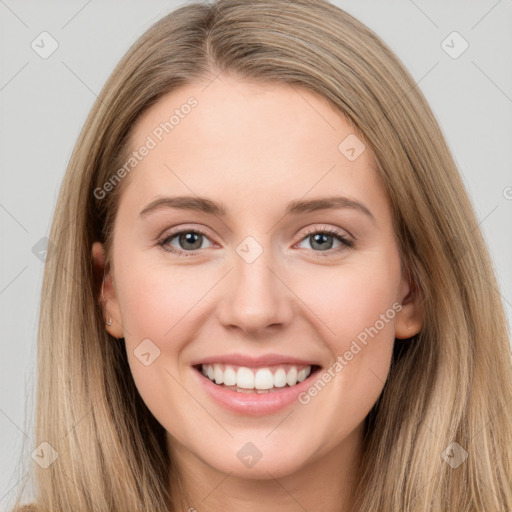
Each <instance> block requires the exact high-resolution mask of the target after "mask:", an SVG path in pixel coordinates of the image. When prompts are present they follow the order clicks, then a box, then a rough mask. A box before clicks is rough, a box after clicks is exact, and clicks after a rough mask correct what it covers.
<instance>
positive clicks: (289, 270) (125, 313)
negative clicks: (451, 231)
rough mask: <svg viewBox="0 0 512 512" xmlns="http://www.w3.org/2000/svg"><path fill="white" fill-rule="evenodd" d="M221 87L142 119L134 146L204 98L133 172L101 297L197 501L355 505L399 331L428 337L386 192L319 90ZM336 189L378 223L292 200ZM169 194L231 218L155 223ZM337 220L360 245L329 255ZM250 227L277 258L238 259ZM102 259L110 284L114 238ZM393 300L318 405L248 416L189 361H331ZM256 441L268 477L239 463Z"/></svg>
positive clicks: (243, 506) (216, 507)
mask: <svg viewBox="0 0 512 512" xmlns="http://www.w3.org/2000/svg"><path fill="white" fill-rule="evenodd" d="M222 76H224V75H222ZM205 85H206V83H195V84H191V85H187V86H184V87H182V88H181V89H178V90H176V91H173V92H172V93H170V94H168V95H166V96H164V97H163V98H161V99H160V100H159V102H158V103H156V104H155V105H154V106H152V107H151V109H149V110H148V111H146V112H145V113H144V115H143V116H142V117H141V118H140V119H139V120H138V122H137V124H136V127H135V131H134V133H133V137H132V147H133V149H136V148H139V147H140V146H141V145H143V144H144V142H145V141H146V138H147V136H148V135H149V134H151V132H152V130H154V128H155V126H157V125H158V124H159V123H160V122H162V121H163V120H166V119H168V117H169V113H170V112H172V111H173V110H174V109H175V108H179V107H180V106H181V105H183V104H184V103H185V102H186V100H187V98H189V97H190V96H194V97H195V98H196V99H197V100H198V106H197V107H196V108H195V109H193V110H192V111H191V113H190V114H189V115H188V116H186V117H185V118H184V119H182V120H180V124H179V125H178V126H176V127H175V128H174V130H173V131H172V132H171V133H169V134H168V135H166V136H165V137H164V138H163V140H162V141H161V142H160V143H159V144H158V145H157V147H156V148H154V149H152V150H151V151H150V152H149V154H148V155H147V156H146V157H145V158H144V159H143V160H142V161H141V162H140V163H139V164H138V165H137V167H136V169H134V170H133V171H131V174H130V175H129V176H128V177H127V178H125V179H126V180H128V181H127V182H126V183H124V185H125V189H124V190H123V193H122V196H121V200H120V204H119V209H118V212H117V217H116V220H115V230H114V241H113V249H112V250H113V253H112V266H111V268H109V269H106V270H107V275H106V278H105V281H104V287H103V293H104V298H105V303H104V309H105V318H106V319H108V318H109V317H111V318H112V320H113V322H112V325H111V326H109V327H107V329H108V331H109V332H110V334H112V335H113V336H114V337H116V338H121V337H124V338H125V342H126V348H127V353H128V358H129V362H130V368H131V372H132V376H133V378H134V380H135V383H136V386H137V388H138V390H139V392H140V394H141V396H142V398H143V399H144V401H145V403H146V404H147V406H148V407H149V409H150V410H151V412H152V413H153V414H154V416H155V417H156V418H157V420H158V421H159V422H160V423H161V424H162V425H163V426H164V428H165V429H166V431H167V432H168V444H169V450H170V454H171V456H172V457H174V458H175V460H176V461H177V464H178V467H179V468H180V470H181V472H182V474H183V478H184V482H185V486H186V488H187V490H188V492H189V493H190V496H191V503H190V507H195V508H196V509H197V510H198V511H203V510H213V511H235V510H237V511H240V510H243V511H248V512H250V511H253V510H254V511H256V510H257V511H260V510H279V511H283V512H284V511H286V512H288V511H298V510H304V509H306V510H308V511H310V512H313V511H320V510H322V511H325V510H341V511H348V510H350V508H349V498H350V485H351V484H352V483H353V481H352V475H353V473H354V468H355V464H356V462H357V459H358V456H359V455H358V453H359V449H360V447H361V434H362V428H363V421H364V419H365V417H366V416H367V414H368V412H369V411H370V409H371V408H372V406H373V405H374V404H375V402H376V400H377V398H378V397H379V395H380V393H381V391H382V388H383V386H384V382H385V380H386V376H387V374H388V372H389V367H390V361H391V355H392V348H393V343H394V339H395V337H396V338H409V337H411V336H413V335H414V334H416V333H417V332H418V331H419V330H420V328H421V324H422V320H423V310H422V307H421V303H420V300H419V298H418V297H417V294H415V293H414V288H413V286H412V285H411V284H410V283H408V282H407V279H406V278H405V276H404V275H403V274H402V272H401V267H400V257H399V253H398V249H397V244H396V241H395V236H394V232H393V228H392V217H391V208H390V204H389V200H388V197H387V194H386V191H385V189H384V185H383V183H382V182H381V179H380V178H379V176H378V175H377V172H376V170H375V169H376V163H375V160H374V157H373V155H372V153H371V151H370V149H369V148H368V146H367V147H366V150H365V151H363V153H362V154H361V155H360V156H359V157H358V158H357V159H356V160H354V161H350V160H349V159H347V158H346V157H345V156H344V155H343V154H342V153H341V152H340V151H339V150H338V145H339V144H340V142H341V141H343V140H344V139H345V137H346V136H347V135H349V134H351V133H354V129H353V128H352V127H351V125H350V124H349V123H348V121H347V120H346V119H345V118H344V117H343V116H342V115H341V114H340V113H339V112H338V111H336V110H335V109H334V108H333V107H332V106H330V105H329V104H328V103H327V101H326V100H324V99H323V98H321V97H320V96H318V95H316V94H314V93H313V92H310V91H308V90H306V89H303V88H300V87H295V86H294V87H291V86H289V85H262V84H257V83H249V82H247V81H241V80H239V79H236V78H234V77H227V76H224V78H222V77H218V78H217V79H216V80H214V81H213V82H212V83H210V84H209V85H208V87H206V88H205ZM334 194H336V195H343V196H346V197H349V198H351V199H355V200H357V201H359V202H361V203H363V204H364V205H365V206H366V207H367V208H368V209H369V210H370V211H371V213H372V214H373V216H374V218H375V221H373V220H372V219H370V218H369V217H368V216H366V215H364V214H363V213H361V212H359V211H357V210H355V209H350V208H345V209H338V210H334V209H331V210H323V211H318V212H314V213H308V214H302V215H294V216H289V217H283V213H284V208H285V205H286V204H287V203H288V202H289V201H292V200H297V199H312V198H321V197H326V196H331V195H334ZM171 195H197V196H201V197H207V198H209V199H212V200H214V201H219V202H222V203H223V204H225V205H226V206H227V207H228V208H229V210H230V214H229V215H228V216H227V217H226V218H225V219H221V218H219V217H217V216H215V215H209V214H207V213H202V212H189V211H185V210H178V209H170V208H167V209H165V208H164V209H161V210H159V211H158V212H154V213H152V214H150V215H147V216H143V217H141V216H140V215H139V213H140V212H141V211H142V210H143V209H144V208H145V206H146V205H148V204H149V203H150V202H151V201H153V200H155V199H157V198H159V197H163V196H171ZM170 228H173V230H174V233H177V232H178V231H179V230H180V229H183V230H187V229H189V230H190V229H194V228H195V229H202V230H204V231H205V232H206V233H207V236H206V237H202V238H201V240H202V241H203V242H202V245H200V247H201V248H200V249H194V246H193V245H192V246H191V245H190V244H191V243H193V242H189V244H188V245H187V242H186V241H184V240H183V239H181V244H180V237H178V236H175V237H174V238H173V239H172V242H168V245H171V246H173V247H174V248H175V249H177V250H179V249H181V250H182V251H183V252H185V251H189V252H194V253H196V254H195V255H192V256H188V257H179V256H178V255H177V254H175V253H172V252H166V251H165V250H164V249H163V248H162V247H160V246H159V245H158V238H159V236H160V235H164V234H166V233H169V234H170V232H171V229H170ZM325 228H328V229H334V230H336V231H338V232H339V233H340V234H341V235H344V236H346V237H347V238H349V239H350V240H352V241H354V246H353V247H352V248H349V247H346V246H343V244H342V243H341V242H339V241H338V240H337V239H336V238H335V237H332V238H331V237H329V235H327V236H328V238H327V239H326V241H325V242H324V245H323V246H321V247H326V249H327V250H322V248H321V247H320V248H319V245H316V244H315V240H314V239H313V236H311V234H308V233H307V232H306V230H307V229H314V231H313V233H316V232H320V233H321V232H322V229H325ZM249 235H250V236H252V237H254V238H255V239H256V240H257V242H258V243H259V244H260V246H261V247H262V249H263V252H262V254H261V255H260V256H259V257H258V258H257V259H256V260H255V261H254V262H252V263H250V264H249V263H247V262H246V261H245V260H244V259H243V258H242V257H240V256H239V254H238V253H237V252H236V248H237V247H238V245H239V244H240V243H241V242H242V241H243V240H244V239H245V237H247V236H249ZM199 243H201V242H199ZM198 246H199V245H198ZM339 247H341V248H342V249H341V250H337V248H339ZM325 254H328V255H327V256H325ZM92 256H93V259H94V263H95V268H96V270H97V271H98V272H101V275H103V270H104V262H105V254H104V250H103V246H102V245H101V244H100V243H99V242H96V243H95V244H94V245H93V248H92ZM109 270H110V273H108V271H109ZM228 271H229V272H228ZM395 303H397V304H400V305H402V309H401V311H400V312H399V313H397V314H396V315H395V316H394V318H393V319H391V320H389V321H388V322H387V323H385V326H384V328H382V329H381V330H379V332H378V334H377V335H375V336H374V337H373V338H369V342H368V343H367V345H366V346H364V348H362V350H361V351H360V352H358V353H357V355H355V356H354V358H353V359H352V360H351V361H350V362H348V364H347V365H346V366H345V367H344V368H343V370H342V371H341V372H339V373H338V374H337V375H336V377H335V378H334V379H333V380H331V382H330V383H329V384H328V385H327V386H325V388H324V389H323V390H322V391H321V392H320V393H318V395H317V396H316V397H314V399H312V400H311V401H310V403H309V404H307V405H301V404H300V403H297V402H294V403H293V404H292V405H291V406H288V407H286V408H285V409H283V410H281V411H279V412H278V413H274V414H270V415H261V416H248V415H245V416H244V415H240V414H237V413H234V412H231V411H228V410H226V409H224V408H222V407H221V406H220V405H217V404H216V403H215V402H213V401H212V400H211V399H210V398H209V397H208V396H207V395H206V393H205V392H204V390H203V389H202V387H201V386H199V385H198V383H197V379H196V378H195V375H194V374H193V372H195V370H194V369H192V368H191V366H190V365H191V362H192V361H195V360H198V359H200V358H203V357H206V356H211V355H217V354H225V353H234V352H237V353H243V354H251V355H261V354H266V353H269V352H273V353H279V354H285V355H290V356H296V357H300V358H304V359H306V360H311V361H315V362H317V363H318V364H320V365H321V366H322V367H323V368H324V369H327V368H329V367H330V366H331V365H332V364H333V362H334V361H335V360H336V359H337V357H338V356H339V355H343V354H344V353H345V352H346V351H347V350H349V348H350V346H351V343H352V341H353V340H354V339H356V338H357V336H358V334H360V333H361V332H362V331H364V329H365V328H369V327H370V326H374V325H375V323H376V321H377V320H378V319H379V316H380V315H381V314H383V313H386V311H388V310H389V309H390V308H392V305H393V304H395ZM147 338H149V339H150V340H152V342H153V343H154V344H155V345H156V346H157V347H158V348H159V350H160V356H159V357H158V358H157V359H155V360H154V362H153V363H152V364H150V365H149V366H145V365H144V364H142V363H141V362H140V361H139V359H138V358H137V357H135V355H134V353H133V351H134V350H135V349H136V348H137V346H138V345H139V344H140V343H141V341H142V340H145V339H147ZM249 441H250V442H251V443H253V444H254V445H256V446H257V447H258V449H259V450H260V451H261V453H262V458H261V459H260V460H259V461H258V462H257V463H256V464H255V465H254V466H252V467H246V466H245V465H244V464H242V463H241V461H240V460H239V459H238V457H237V452H238V451H239V450H240V448H241V447H242V446H244V445H245V443H247V442H249Z"/></svg>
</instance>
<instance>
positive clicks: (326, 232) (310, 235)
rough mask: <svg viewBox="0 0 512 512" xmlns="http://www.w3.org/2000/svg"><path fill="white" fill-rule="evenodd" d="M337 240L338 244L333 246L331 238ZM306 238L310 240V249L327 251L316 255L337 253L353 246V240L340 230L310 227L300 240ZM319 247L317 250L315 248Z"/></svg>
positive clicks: (320, 251) (321, 251)
mask: <svg viewBox="0 0 512 512" xmlns="http://www.w3.org/2000/svg"><path fill="white" fill-rule="evenodd" d="M333 238H334V239H335V240H337V241H338V242H339V243H340V245H339V246H338V247H336V248H334V249H333V248H332V247H333V243H334V242H333V240H332V239H333ZM306 240H310V241H311V247H312V250H314V252H316V253H327V254H316V256H321V257H323V256H329V255H332V253H338V252H340V251H343V250H345V249H348V248H352V247H353V246H354V242H353V241H352V240H350V239H349V238H348V237H347V236H346V235H344V234H343V233H341V232H340V231H336V230H334V229H329V228H327V229H318V228H317V229H310V230H308V231H306V236H305V237H303V238H302V240H301V242H304V241H306ZM315 249H319V250H315Z"/></svg>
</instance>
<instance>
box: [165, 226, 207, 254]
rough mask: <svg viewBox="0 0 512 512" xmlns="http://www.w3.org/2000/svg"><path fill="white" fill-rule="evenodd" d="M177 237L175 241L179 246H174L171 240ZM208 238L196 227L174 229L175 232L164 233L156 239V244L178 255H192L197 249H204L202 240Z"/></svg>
mask: <svg viewBox="0 0 512 512" xmlns="http://www.w3.org/2000/svg"><path fill="white" fill-rule="evenodd" d="M175 238H176V239H177V243H178V244H179V246H181V248H180V247H178V248H176V246H175V245H173V244H172V243H171V242H172V240H174V239H175ZM205 239H207V240H209V239H208V237H207V235H206V233H203V232H202V231H201V230H198V229H186V230H182V231H176V232H175V233H170V234H169V233H166V234H165V235H164V237H163V238H162V239H160V240H159V241H158V245H159V246H160V247H162V249H163V250H164V251H167V252H174V253H176V254H178V256H194V255H196V254H197V252H196V251H197V250H199V249H204V247H203V242H204V240H205Z"/></svg>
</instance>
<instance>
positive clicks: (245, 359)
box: [192, 354, 317, 368]
mask: <svg viewBox="0 0 512 512" xmlns="http://www.w3.org/2000/svg"><path fill="white" fill-rule="evenodd" d="M214 363H226V364H232V365H235V366H246V367H249V368H251V367H252V368H257V367H262V366H263V367H264V366H274V365H278V364H295V365H298V366H299V365H300V366H317V364H316V363H314V362H312V361H308V360H306V359H300V358H297V357H292V356H285V355H281V354H265V355H262V356H249V355H247V354H223V355H217V356H210V357H205V358H203V359H201V360H198V361H195V362H192V366H198V365H201V364H214Z"/></svg>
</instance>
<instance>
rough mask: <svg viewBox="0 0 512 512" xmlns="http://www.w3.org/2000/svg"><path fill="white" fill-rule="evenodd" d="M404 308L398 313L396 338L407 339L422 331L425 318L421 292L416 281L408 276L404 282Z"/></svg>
mask: <svg viewBox="0 0 512 512" xmlns="http://www.w3.org/2000/svg"><path fill="white" fill-rule="evenodd" d="M401 298H402V301H401V305H402V309H401V310H400V311H399V312H398V314H397V315H396V321H395V338H398V339H407V338H411V337H412V336H415V335H416V334H418V333H419V332H420V331H421V327H422V326H423V320H424V308H423V300H422V298H421V294H420V293H419V290H418V287H417V286H416V284H415V283H414V282H411V283H409V282H408V281H407V280H406V278H404V281H403V282H402V295H401Z"/></svg>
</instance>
